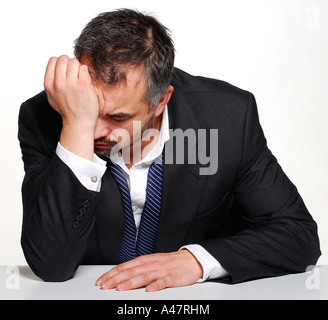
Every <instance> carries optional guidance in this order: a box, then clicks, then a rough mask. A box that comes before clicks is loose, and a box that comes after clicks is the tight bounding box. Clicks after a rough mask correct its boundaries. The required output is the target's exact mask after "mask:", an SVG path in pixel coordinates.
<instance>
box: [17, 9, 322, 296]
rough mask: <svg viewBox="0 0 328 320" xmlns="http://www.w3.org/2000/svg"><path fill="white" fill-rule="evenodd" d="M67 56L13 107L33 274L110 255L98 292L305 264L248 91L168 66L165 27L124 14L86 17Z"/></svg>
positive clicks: (290, 194)
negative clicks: (18, 107) (72, 54)
mask: <svg viewBox="0 0 328 320" xmlns="http://www.w3.org/2000/svg"><path fill="white" fill-rule="evenodd" d="M75 55H76V58H74V59H70V58H69V57H67V56H60V57H59V58H55V57H53V58H51V59H50V61H49V64H48V67H47V70H46V75H45V81H44V85H45V92H42V93H40V94H39V95H37V96H36V97H34V98H32V99H30V100H28V101H27V102H25V103H24V104H23V105H22V107H21V111H20V117H19V140H20V144H21V149H22V154H23V161H24V166H25V171H26V175H25V178H24V182H23V186H22V195H23V208H24V216H23V226H22V239H21V242H22V248H23V251H24V254H25V257H26V260H27V262H28V264H29V265H30V267H31V269H32V270H33V271H34V272H35V274H37V275H38V276H39V277H41V278H42V279H44V280H45V281H65V280H67V279H70V278H71V277H72V276H73V275H74V272H75V271H76V269H77V268H78V266H79V265H80V264H117V266H116V267H115V268H113V269H112V270H110V271H109V272H107V273H106V274H104V275H102V276H100V277H99V279H97V281H96V284H97V285H99V286H100V287H101V288H102V289H110V288H116V289H117V290H129V289H133V288H139V287H146V290H147V291H156V290H160V289H164V288H166V287H175V286H184V285H189V284H193V283H195V282H197V281H204V280H207V279H213V280H216V281H223V280H224V281H230V282H231V283H237V282H241V281H246V280H251V279H256V278H261V277H271V276H278V275H283V274H287V273H293V272H303V271H305V270H306V268H307V266H308V265H313V264H315V263H316V261H317V259H318V257H319V256H320V249H319V240H318V236H317V230H316V229H317V227H316V223H315V222H314V221H313V219H312V217H311V216H310V214H309V212H308V211H307V209H306V207H305V205H304V203H303V201H302V199H301V197H300V195H299V194H298V192H297V189H296V187H295V186H294V185H293V184H292V183H291V182H290V181H289V179H288V178H287V177H286V175H285V174H284V172H283V171H282V169H281V167H280V166H279V164H278V163H277V161H276V159H275V158H274V156H273V155H272V154H271V152H270V151H269V149H268V147H267V145H266V140H265V137H264V135H263V132H262V129H261V126H260V123H259V119H258V115H257V109H256V103H255V99H254V97H253V95H252V94H250V93H249V92H246V91H244V90H241V89H238V88H236V87H234V86H232V85H230V84H227V83H224V82H222V81H218V80H212V79H206V78H202V77H194V76H191V75H188V74H187V73H185V72H183V71H181V70H179V69H176V68H174V67H173V65H174V46H173V43H172V40H171V39H170V36H169V34H168V30H167V29H166V28H165V27H164V26H162V25H161V24H160V23H159V22H158V21H157V20H156V19H154V18H153V17H150V16H147V15H144V14H141V13H139V12H136V11H132V10H126V9H123V10H118V11H114V12H108V13H103V14H100V15H99V16H98V17H96V18H95V19H93V20H92V21H91V22H90V23H89V24H88V25H87V26H86V27H85V29H84V30H83V31H82V33H81V35H80V37H79V38H78V39H77V40H76V44H75ZM187 132H188V133H194V135H192V134H190V135H189V134H186V133H187ZM179 133H180V134H179ZM181 133H182V135H181ZM185 137H187V138H188V139H184V138H185ZM193 137H194V138H195V139H193ZM181 141H182V143H181ZM175 146H179V147H176V148H175ZM213 150H214V151H215V152H213ZM196 151H197V152H196ZM208 154H210V156H209V157H208ZM190 155H198V156H196V158H195V157H194V158H193V159H192V157H191V156H190ZM163 159H164V161H162V160H163ZM204 159H205V160H206V159H207V160H208V161H207V162H206V161H205V160H204ZM206 164H208V166H207V167H206V166H204V165H206Z"/></svg>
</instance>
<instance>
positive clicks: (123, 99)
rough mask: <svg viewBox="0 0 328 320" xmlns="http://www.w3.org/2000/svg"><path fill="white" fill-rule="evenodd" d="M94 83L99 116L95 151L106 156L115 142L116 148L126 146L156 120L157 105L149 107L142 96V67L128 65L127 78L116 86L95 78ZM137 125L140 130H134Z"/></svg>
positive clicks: (143, 93) (143, 82) (144, 85)
mask: <svg viewBox="0 0 328 320" xmlns="http://www.w3.org/2000/svg"><path fill="white" fill-rule="evenodd" d="M94 87H95V89H96V93H97V96H98V100H99V117H98V122H97V124H96V128H95V133H94V139H95V144H94V148H95V153H96V154H97V155H99V156H103V157H104V156H105V157H106V156H109V155H110V152H111V150H112V148H113V146H114V145H116V144H118V145H117V146H116V148H117V147H118V146H119V149H126V148H129V147H130V146H132V145H133V144H135V143H136V142H138V141H140V140H141V138H142V135H143V133H144V132H145V131H146V130H147V129H150V128H153V126H154V124H156V123H157V122H158V120H159V119H158V114H157V113H156V109H155V110H152V111H150V106H149V103H148V102H146V101H145V100H144V97H145V93H146V89H147V87H146V82H145V79H144V78H143V73H142V70H140V69H131V70H130V71H128V72H127V75H126V81H122V82H121V83H119V84H117V85H115V86H109V85H106V84H105V83H103V82H100V81H94ZM136 122H137V124H138V126H136V124H135V123H136ZM136 127H138V128H139V129H141V130H133V128H136ZM118 129H120V130H118Z"/></svg>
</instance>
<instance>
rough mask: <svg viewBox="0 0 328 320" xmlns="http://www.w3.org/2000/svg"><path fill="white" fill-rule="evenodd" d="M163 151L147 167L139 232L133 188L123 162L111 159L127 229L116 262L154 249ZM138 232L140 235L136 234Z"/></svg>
mask: <svg viewBox="0 0 328 320" xmlns="http://www.w3.org/2000/svg"><path fill="white" fill-rule="evenodd" d="M163 159H164V151H163V153H162V156H161V157H160V158H159V161H154V162H153V163H152V164H151V166H150V168H149V171H148V177H147V189H146V201H145V204H144V208H143V211H142V215H141V221H140V226H139V231H138V233H137V229H136V225H135V221H134V216H133V211H132V201H131V196H130V189H129V186H128V183H127V180H126V178H125V176H124V173H123V171H122V169H121V167H120V166H118V165H116V164H113V163H110V166H109V167H110V170H111V173H112V175H113V177H114V178H115V180H116V182H117V183H118V185H119V188H120V191H121V195H122V201H123V206H124V212H125V231H124V237H123V242H122V246H121V249H120V252H119V254H118V257H117V260H116V263H118V264H119V263H123V262H125V261H128V260H131V259H134V258H136V257H138V256H140V255H145V254H150V253H153V249H154V244H155V240H156V235H157V228H158V221H159V214H160V209H161V200H162V176H163ZM137 234H138V235H137Z"/></svg>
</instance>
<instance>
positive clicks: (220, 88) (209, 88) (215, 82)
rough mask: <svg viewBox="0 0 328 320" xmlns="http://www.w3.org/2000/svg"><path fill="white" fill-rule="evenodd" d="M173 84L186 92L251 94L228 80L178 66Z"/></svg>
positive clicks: (243, 95) (242, 95)
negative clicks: (201, 74)
mask: <svg viewBox="0 0 328 320" xmlns="http://www.w3.org/2000/svg"><path fill="white" fill-rule="evenodd" d="M172 86H173V87H175V88H176V89H177V90H178V91H182V92H184V93H213V94H215V93H216V94H221V95H230V96H241V97H248V96H249V94H250V93H249V92H248V91H246V90H244V89H241V88H239V87H237V86H234V85H232V84H230V83H228V82H226V81H222V80H219V79H213V78H207V77H203V76H195V75H191V74H189V73H187V72H185V71H183V70H180V69H178V68H174V72H173V76H172Z"/></svg>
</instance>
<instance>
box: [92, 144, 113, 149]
mask: <svg viewBox="0 0 328 320" xmlns="http://www.w3.org/2000/svg"><path fill="white" fill-rule="evenodd" d="M94 146H95V149H111V148H112V147H113V146H114V144H103V143H95V145H94Z"/></svg>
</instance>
